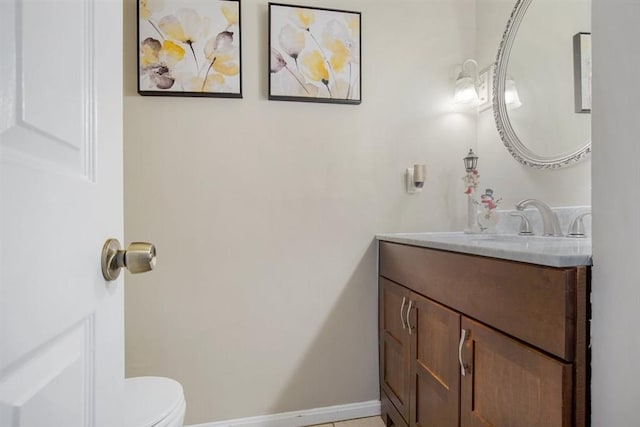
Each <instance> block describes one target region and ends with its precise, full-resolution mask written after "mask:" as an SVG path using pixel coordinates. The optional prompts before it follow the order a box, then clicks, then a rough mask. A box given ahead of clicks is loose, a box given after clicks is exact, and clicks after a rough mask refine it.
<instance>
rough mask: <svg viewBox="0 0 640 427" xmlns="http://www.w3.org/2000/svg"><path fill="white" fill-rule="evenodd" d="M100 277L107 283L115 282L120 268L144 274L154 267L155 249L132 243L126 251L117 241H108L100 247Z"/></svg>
mask: <svg viewBox="0 0 640 427" xmlns="http://www.w3.org/2000/svg"><path fill="white" fill-rule="evenodd" d="M101 264H102V275H103V276H104V278H105V279H106V280H108V281H111V280H116V279H117V278H118V276H119V275H120V270H121V269H122V267H126V268H127V269H128V270H129V272H130V273H132V274H137V273H144V272H146V271H150V270H153V268H154V267H155V266H156V247H155V246H154V245H152V244H151V243H147V242H132V243H131V244H130V245H129V246H128V247H127V249H126V250H123V249H122V247H121V246H120V242H119V241H118V239H108V240H107V241H106V242H105V243H104V246H103V247H102V262H101Z"/></svg>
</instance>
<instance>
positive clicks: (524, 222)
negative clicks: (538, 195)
mask: <svg viewBox="0 0 640 427" xmlns="http://www.w3.org/2000/svg"><path fill="white" fill-rule="evenodd" d="M511 216H514V217H520V231H519V232H518V234H519V235H521V236H532V235H533V231H531V224H530V223H529V218H527V216H526V215H525V214H523V213H519V212H513V213H511Z"/></svg>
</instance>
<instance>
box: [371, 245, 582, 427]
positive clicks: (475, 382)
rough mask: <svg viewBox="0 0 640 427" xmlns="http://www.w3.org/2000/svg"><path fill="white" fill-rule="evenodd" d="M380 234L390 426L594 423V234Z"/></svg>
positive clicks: (384, 389) (383, 363)
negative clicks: (590, 362)
mask: <svg viewBox="0 0 640 427" xmlns="http://www.w3.org/2000/svg"><path fill="white" fill-rule="evenodd" d="M561 239H564V240H561ZM378 240H380V242H379V304H380V306H379V351H380V388H381V390H380V395H381V400H382V415H383V419H384V421H385V423H386V424H387V426H391V425H395V426H403V427H404V426H422V427H454V426H462V427H468V426H495V427H502V426H519V427H529V426H530V427H534V426H535V427H541V426H545V427H553V426H558V427H560V426H562V427H568V426H575V427H584V426H586V425H588V419H589V416H588V410H589V404H588V402H589V394H588V389H589V383H588V345H587V341H588V318H589V293H590V291H589V286H590V264H591V258H590V253H591V247H590V243H587V242H585V241H584V239H583V240H579V239H567V238H544V237H537V238H534V237H532V238H522V237H520V236H502V237H501V236H494V237H492V236H482V235H481V236H475V237H474V236H473V235H464V234H462V233H424V234H408V235H397V234H394V235H379V236H378Z"/></svg>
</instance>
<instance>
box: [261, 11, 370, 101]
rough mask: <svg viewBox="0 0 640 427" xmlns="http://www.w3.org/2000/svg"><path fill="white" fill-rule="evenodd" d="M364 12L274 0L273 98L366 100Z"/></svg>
mask: <svg viewBox="0 0 640 427" xmlns="http://www.w3.org/2000/svg"><path fill="white" fill-rule="evenodd" d="M360 21H361V17H360V13H359V12H348V11H341V10H333V9H320V8H313V7H306V6H293V5H283V4H276V3H270V4H269V51H270V52H269V58H270V59H269V99H273V100H284V101H312V102H330V103H343V104H360V102H361V93H360V91H361V87H360V82H361V67H360Z"/></svg>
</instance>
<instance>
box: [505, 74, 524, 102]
mask: <svg viewBox="0 0 640 427" xmlns="http://www.w3.org/2000/svg"><path fill="white" fill-rule="evenodd" d="M504 103H505V104H506V105H507V106H508V107H509V108H511V109H516V108H519V107H521V106H522V102H520V97H519V96H518V89H516V82H515V81H514V80H513V79H511V78H507V80H506V81H505V83H504Z"/></svg>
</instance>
